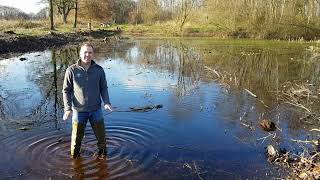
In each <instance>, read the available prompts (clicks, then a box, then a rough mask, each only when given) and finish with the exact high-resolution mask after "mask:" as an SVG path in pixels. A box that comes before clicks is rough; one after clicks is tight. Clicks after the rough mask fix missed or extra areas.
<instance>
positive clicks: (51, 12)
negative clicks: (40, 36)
mask: <svg viewBox="0 0 320 180" xmlns="http://www.w3.org/2000/svg"><path fill="white" fill-rule="evenodd" d="M49 10H50V13H49V14H50V15H49V16H50V30H54V25H53V3H52V0H49Z"/></svg>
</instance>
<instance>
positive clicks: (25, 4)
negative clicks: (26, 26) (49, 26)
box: [0, 0, 45, 13]
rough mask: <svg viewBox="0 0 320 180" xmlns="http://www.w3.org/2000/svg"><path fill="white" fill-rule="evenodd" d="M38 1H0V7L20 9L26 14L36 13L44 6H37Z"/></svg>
mask: <svg viewBox="0 0 320 180" xmlns="http://www.w3.org/2000/svg"><path fill="white" fill-rule="evenodd" d="M39 2H40V0H0V5H3V6H10V7H15V8H18V9H21V10H22V11H24V12H26V13H31V12H33V13H37V12H39V10H40V9H41V8H43V7H45V5H44V4H43V3H42V4H39Z"/></svg>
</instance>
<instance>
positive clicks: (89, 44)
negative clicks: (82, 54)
mask: <svg viewBox="0 0 320 180" xmlns="http://www.w3.org/2000/svg"><path fill="white" fill-rule="evenodd" d="M84 46H88V47H91V48H92V50H93V52H94V51H95V49H94V47H93V45H92V44H91V43H90V42H84V43H82V45H81V47H80V49H82V47H84Z"/></svg>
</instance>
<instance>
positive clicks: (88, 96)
mask: <svg viewBox="0 0 320 180" xmlns="http://www.w3.org/2000/svg"><path fill="white" fill-rule="evenodd" d="M93 58H94V50H93V46H92V45H91V44H90V43H84V44H83V45H82V46H81V50H80V59H79V60H78V62H77V63H75V64H73V65H71V66H70V67H68V69H67V70H66V74H65V77H64V82H63V89H62V93H63V102H64V115H63V119H64V120H67V119H68V118H69V117H70V116H72V135H71V156H72V157H73V158H77V157H79V156H80V148H81V141H82V139H83V136H84V131H85V127H86V124H87V121H88V120H89V121H90V124H91V127H92V129H93V132H94V134H95V136H96V138H97V141H98V149H99V152H98V155H99V157H101V156H105V155H106V138H105V126H104V120H103V116H102V111H101V99H102V101H103V103H104V109H105V110H110V111H112V110H113V109H112V106H111V104H110V101H109V95H108V87H107V81H106V77H105V73H104V70H103V68H102V67H101V66H99V65H98V64H96V63H95V62H94V61H93Z"/></svg>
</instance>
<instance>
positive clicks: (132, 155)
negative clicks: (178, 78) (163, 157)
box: [0, 124, 155, 179]
mask: <svg viewBox="0 0 320 180" xmlns="http://www.w3.org/2000/svg"><path fill="white" fill-rule="evenodd" d="M145 129H148V128H141V127H128V126H124V125H120V124H117V125H110V126H108V127H107V151H108V157H107V160H105V161H104V160H98V159H96V157H95V155H96V152H97V146H96V138H95V135H94V133H93V132H92V129H91V128H90V127H87V129H86V131H85V137H84V139H83V143H82V149H81V150H82V151H81V156H82V157H81V158H80V159H78V160H72V159H71V158H70V155H69V154H70V130H55V129H46V130H34V131H28V132H19V133H15V134H12V135H9V136H7V137H5V138H3V139H2V140H0V143H1V144H3V145H4V147H5V149H7V151H6V152H5V153H7V154H8V155H7V156H21V157H23V158H25V159H26V161H25V162H24V163H26V164H27V165H28V166H32V168H33V172H29V175H28V176H30V174H31V177H32V175H33V174H39V173H40V174H42V175H44V176H50V174H53V175H54V176H57V174H58V175H63V176H64V177H67V178H75V177H77V178H79V177H80V178H92V177H98V178H101V177H108V178H111V179H113V178H119V177H131V176H132V175H137V174H139V173H141V171H142V170H143V169H144V168H146V167H149V166H150V165H152V164H153V162H154V161H155V160H154V158H153V156H152V154H151V153H150V152H148V151H147V149H148V148H146V147H147V146H149V145H150V143H151V142H152V139H153V135H152V133H151V132H150V130H152V128H151V129H148V131H147V130H145ZM9 152H10V153H9ZM6 159H10V158H6ZM12 166H13V165H12ZM54 172H55V173H54Z"/></svg>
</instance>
